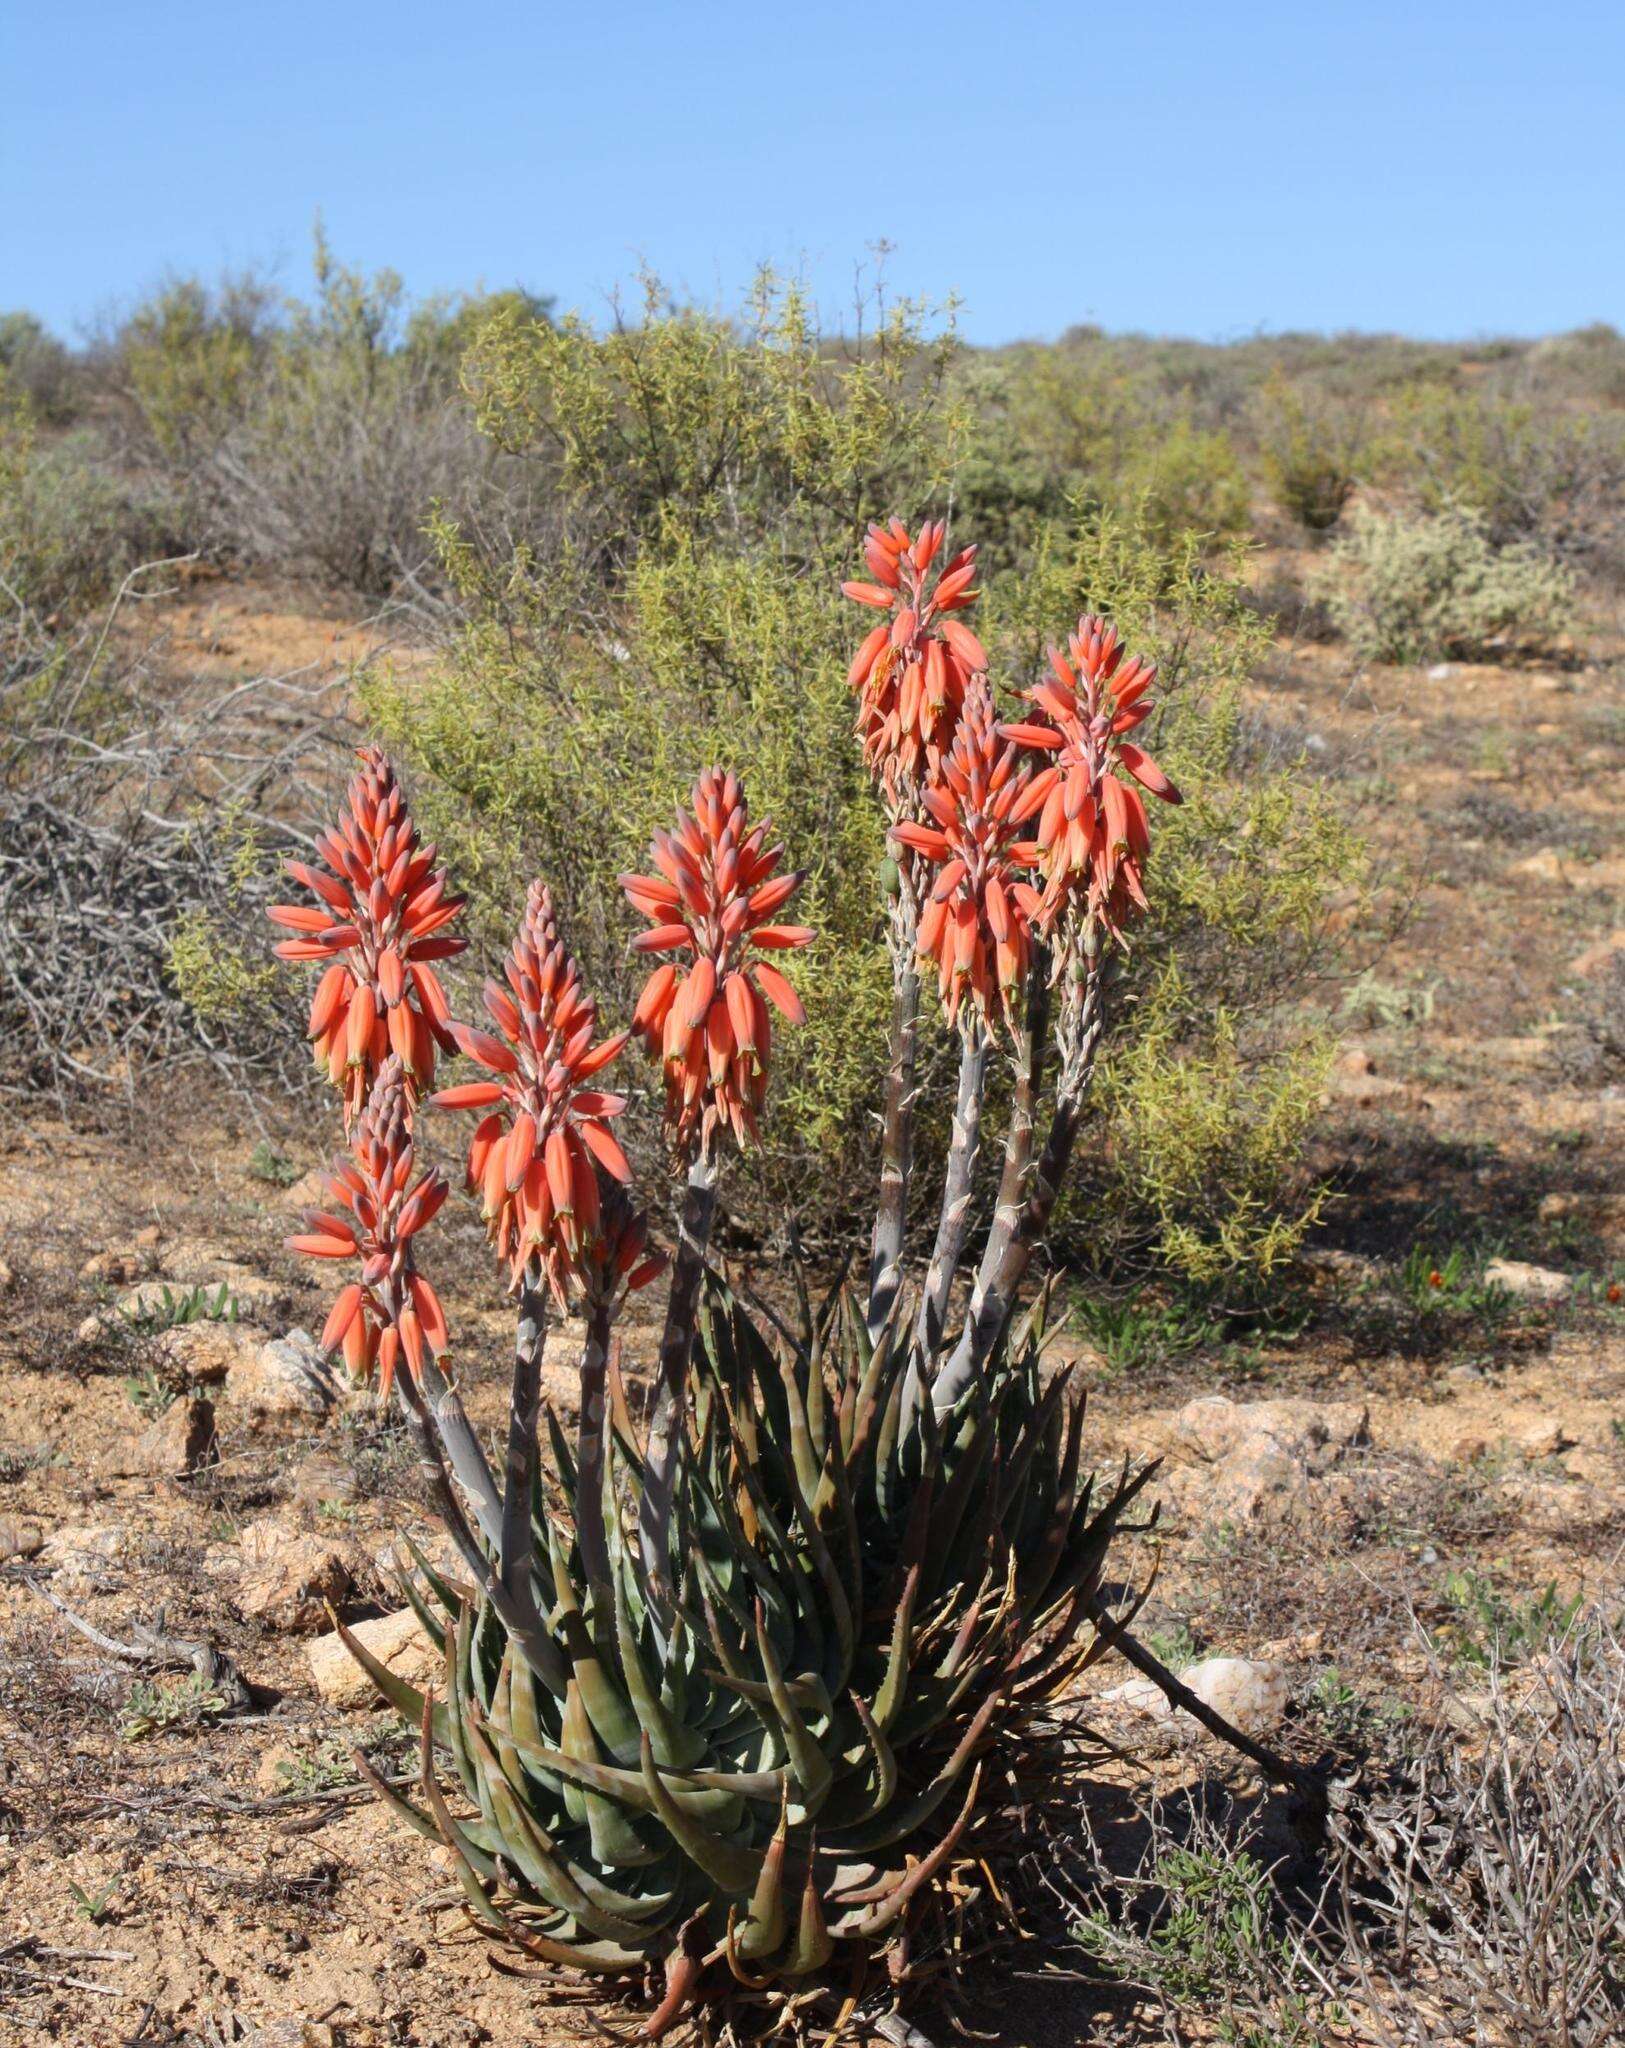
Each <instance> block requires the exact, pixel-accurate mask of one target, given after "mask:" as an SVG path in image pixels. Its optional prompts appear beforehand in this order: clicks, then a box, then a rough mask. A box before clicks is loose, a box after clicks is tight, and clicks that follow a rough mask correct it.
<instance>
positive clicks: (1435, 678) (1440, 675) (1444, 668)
mask: <svg viewBox="0 0 1625 2048" xmlns="http://www.w3.org/2000/svg"><path fill="white" fill-rule="evenodd" d="M1455 673H1456V665H1455V663H1454V662H1453V661H1436V662H1435V663H1434V664H1433V666H1432V667H1431V668H1430V669H1429V670H1428V681H1429V682H1430V683H1448V682H1449V680H1450V678H1451V677H1452V676H1453V675H1454V674H1455Z"/></svg>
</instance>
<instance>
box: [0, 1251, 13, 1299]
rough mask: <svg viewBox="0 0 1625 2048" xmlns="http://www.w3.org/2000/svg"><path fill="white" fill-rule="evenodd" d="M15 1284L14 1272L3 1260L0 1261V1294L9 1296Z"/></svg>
mask: <svg viewBox="0 0 1625 2048" xmlns="http://www.w3.org/2000/svg"><path fill="white" fill-rule="evenodd" d="M16 1284H17V1275H16V1272H15V1271H14V1269H13V1268H12V1267H11V1266H10V1265H8V1264H7V1262H6V1261H5V1260H4V1259H0V1294H9V1293H10V1292H11V1290H12V1289H13V1288H14V1287H15V1286H16Z"/></svg>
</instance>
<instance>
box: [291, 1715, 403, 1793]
mask: <svg viewBox="0 0 1625 2048" xmlns="http://www.w3.org/2000/svg"><path fill="white" fill-rule="evenodd" d="M358 1749H359V1750H360V1751H361V1753H362V1754H363V1755H364V1756H365V1757H366V1759H367V1761H368V1762H369V1763H370V1764H371V1765H372V1767H373V1769H374V1770H376V1771H388V1770H396V1769H398V1768H399V1767H400V1766H401V1764H402V1763H403V1762H404V1761H405V1760H406V1758H407V1757H408V1756H409V1755H410V1753H411V1749H412V1737H411V1735H410V1733H409V1731H407V1730H406V1729H403V1728H402V1726H401V1724H400V1723H399V1722H398V1721H397V1720H395V1718H394V1717H393V1716H392V1715H389V1714H375V1715H373V1717H372V1719H371V1720H370V1721H368V1723H367V1725H366V1727H365V1728H364V1729H362V1730H361V1732H360V1733H359V1734H357V1735H351V1734H343V1735H329V1736H326V1737H324V1739H323V1740H322V1741H321V1742H320V1743H318V1744H317V1746H316V1747H315V1748H314V1749H313V1750H309V1751H305V1752H302V1753H301V1754H300V1755H298V1756H293V1757H284V1758H282V1759H281V1760H280V1761H279V1762H278V1764H277V1767H276V1775H277V1778H278V1781H279V1782H280V1784H281V1786H282V1790H283V1791H284V1792H285V1793H303V1794H310V1793H319V1792H332V1791H336V1790H338V1789H339V1788H340V1787H343V1786H346V1785H355V1784H359V1783H361V1782H362V1780H360V1779H359V1778H358V1776H357V1774H356V1767H355V1753H356V1751H357V1750H358Z"/></svg>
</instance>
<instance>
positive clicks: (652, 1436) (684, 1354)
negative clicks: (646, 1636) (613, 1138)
mask: <svg viewBox="0 0 1625 2048" xmlns="http://www.w3.org/2000/svg"><path fill="white" fill-rule="evenodd" d="M716 1201H717V1169H716V1162H715V1161H714V1160H713V1159H712V1158H711V1157H710V1155H709V1154H708V1153H707V1152H706V1151H704V1150H702V1151H701V1153H700V1155H699V1157H698V1158H697V1159H696V1160H695V1161H694V1163H693V1165H692V1166H691V1167H690V1168H689V1170H688V1186H687V1188H686V1189H685V1190H684V1194H683V1213H682V1219H681V1221H680V1223H679V1225H678V1236H677V1257H676V1259H675V1260H674V1261H673V1263H672V1274H671V1293H670V1294H669V1295H668V1296H667V1298H666V1327H665V1330H664V1332H663V1333H662V1335H661V1339H660V1380H659V1385H658V1386H657V1388H656V1390H655V1405H654V1413H653V1415H652V1416H651V1417H650V1421H649V1441H648V1444H647V1447H646V1449H645V1451H644V1458H643V1501H642V1504H641V1506H640V1508H639V1512H638V1536H639V1544H640V1548H641V1550H642V1554H643V1573H644V1579H645V1582H646V1584H647V1585H648V1586H649V1587H650V1589H651V1590H652V1592H653V1593H654V1596H655V1598H656V1599H657V1600H658V1601H659V1602H660V1604H661V1605H662V1606H664V1605H665V1604H666V1603H667V1601H668V1599H669V1592H670V1589H669V1586H668V1585H667V1579H666V1551H667V1544H668V1537H669V1533H670V1529H671V1514H672V1501H673V1497H674V1494H675V1492H676V1487H677V1457H678V1449H679V1445H680V1443H681V1439H682V1434H683V1416H684V1394H685V1392H686V1389H687V1385H688V1362H689V1358H690V1356H691V1355H692V1353H693V1349H694V1325H695V1322H696V1320H697V1319H698V1315H699V1305H700V1281H701V1278H702V1276H703V1275H704V1272H705V1248H706V1246H707V1244H708V1243H709V1242H710V1238H711V1222H712V1218H713V1217H714V1215H715V1213H716Z"/></svg>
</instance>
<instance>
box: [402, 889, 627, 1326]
mask: <svg viewBox="0 0 1625 2048" xmlns="http://www.w3.org/2000/svg"><path fill="white" fill-rule="evenodd" d="M503 973H504V975H505V976H506V979H507V983H508V986H507V988H506V989H505V988H503V987H501V986H500V984H499V983H497V982H494V981H488V982H487V983H486V984H485V1007H486V1010H487V1012H488V1014H489V1015H490V1018H491V1021H492V1023H494V1024H495V1026H496V1028H497V1032H498V1034H500V1035H499V1036H495V1037H493V1036H492V1034H491V1033H489V1032H486V1031H473V1030H470V1029H469V1028H468V1026H466V1025H463V1024H453V1025H452V1027H451V1032H452V1036H453V1038H454V1039H455V1040H456V1042H457V1044H458V1046H459V1047H460V1048H461V1049H462V1050H463V1051H464V1052H465V1053H467V1054H468V1056H469V1058H470V1059H471V1060H474V1061H476V1062H477V1063H478V1065H480V1066H482V1067H484V1068H485V1070H486V1072H487V1073H488V1074H490V1075H491V1076H492V1077H493V1078H492V1079H491V1080H489V1081H466V1082H463V1083H461V1084H460V1085H459V1086H457V1087H455V1088H446V1089H443V1090H442V1091H441V1092H440V1094H438V1095H437V1096H435V1097H434V1100H435V1102H436V1104H437V1105H439V1107H441V1108H443V1109H484V1110H487V1111H489V1112H490V1113H489V1115H487V1116H485V1117H484V1118H482V1120H481V1122H480V1124H479V1126H478V1127H477V1129H476V1130H475V1132H474V1137H473V1140H472V1142H471V1143H470V1145H469V1148H468V1185H469V1188H470V1189H471V1190H472V1189H478V1190H480V1192H481V1194H482V1195H483V1197H484V1207H485V1220H486V1224H487V1227H488V1228H489V1230H490V1233H491V1242H492V1243H493V1244H494V1245H495V1246H496V1248H497V1251H498V1253H499V1255H500V1256H501V1257H502V1258H504V1259H506V1260H507V1262H508V1266H509V1269H510V1272H511V1274H512V1277H513V1283H514V1285H515V1286H516V1287H517V1286H518V1284H519V1282H520V1279H521V1277H522V1276H523V1274H524V1271H525V1268H526V1266H527V1265H528V1264H529V1263H530V1262H531V1260H532V1259H534V1260H536V1261H537V1263H538V1264H539V1265H540V1266H541V1268H542V1271H543V1272H544V1273H545V1274H546V1276H547V1281H548V1285H549V1287H550V1288H551V1289H552V1292H553V1296H554V1299H555V1300H556V1301H557V1302H558V1304H559V1306H560V1307H561V1308H563V1307H564V1306H565V1304H566V1302H567V1300H568V1297H569V1289H570V1283H571V1281H572V1280H575V1279H579V1278H580V1276H581V1273H582V1262H583V1259H584V1256H585V1254H586V1252H587V1250H588V1249H589V1248H590V1247H591V1246H592V1244H593V1243H594V1242H595V1240H596V1238H597V1235H598V1230H599V1214H600V1202H599V1189H598V1173H597V1169H598V1168H599V1167H602V1168H603V1170H604V1171H605V1172H606V1173H607V1174H610V1175H611V1176H613V1178H614V1179H616V1180H619V1181H629V1180H630V1179H631V1177H632V1170H631V1168H630V1167H629V1166H628V1165H627V1163H626V1154H625V1153H624V1152H623V1151H622V1150H621V1148H620V1145H619V1144H618V1142H617V1141H616V1139H615V1136H614V1133H613V1132H612V1131H611V1130H610V1127H609V1126H610V1119H611V1118H612V1117H616V1116H619V1115H620V1113H621V1111H622V1110H623V1109H624V1108H625V1107H626V1097H625V1096H624V1095H610V1094H608V1093H606V1092H605V1091H604V1090H602V1089H599V1088H591V1087H587V1086H585V1085H584V1084H585V1083H587V1082H588V1081H590V1080H591V1079H592V1077H593V1076H594V1075H595V1074H597V1073H598V1072H599V1071H600V1070H601V1069H602V1068H604V1067H607V1066H608V1065H609V1063H610V1061H611V1060H612V1059H614V1057H615V1055H616V1054H617V1053H618V1052H619V1051H620V1050H621V1048H622V1046H624V1045H625V1043H626V1041H627V1038H628V1036H629V1034H628V1033H627V1032H625V1031H621V1032H617V1033H616V1034H615V1036H614V1037H613V1038H606V1039H604V1040H602V1041H601V1042H600V1043H599V1044H597V1045H594V1044H593V1042H592V1037H593V1031H594V1029H595V1028H596V1025H597V1006H596V1005H595V1004H594V1002H593V1001H592V999H591V997H589V996H586V995H584V994H583V993H582V988H581V971H580V969H579V968H578V967H577V966H576V963H575V961H574V960H572V959H571V957H570V955H569V953H568V951H567V950H566V949H565V945H564V941H563V940H562V939H561V938H560V937H559V929H558V922H557V920H556V918H555V916H554V913H553V898H552V895H551V893H550V891H548V890H547V889H545V888H544V887H543V886H542V884H541V883H540V882H532V883H531V885H530V894H529V896H528V897H527V898H526V900H525V915H524V920H523V922H522V923H521V924H520V927H519V932H518V936H517V937H516V938H515V940H514V942H513V947H512V949H511V951H510V952H509V954H508V958H507V960H506V962H505V963H504V967H503Z"/></svg>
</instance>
